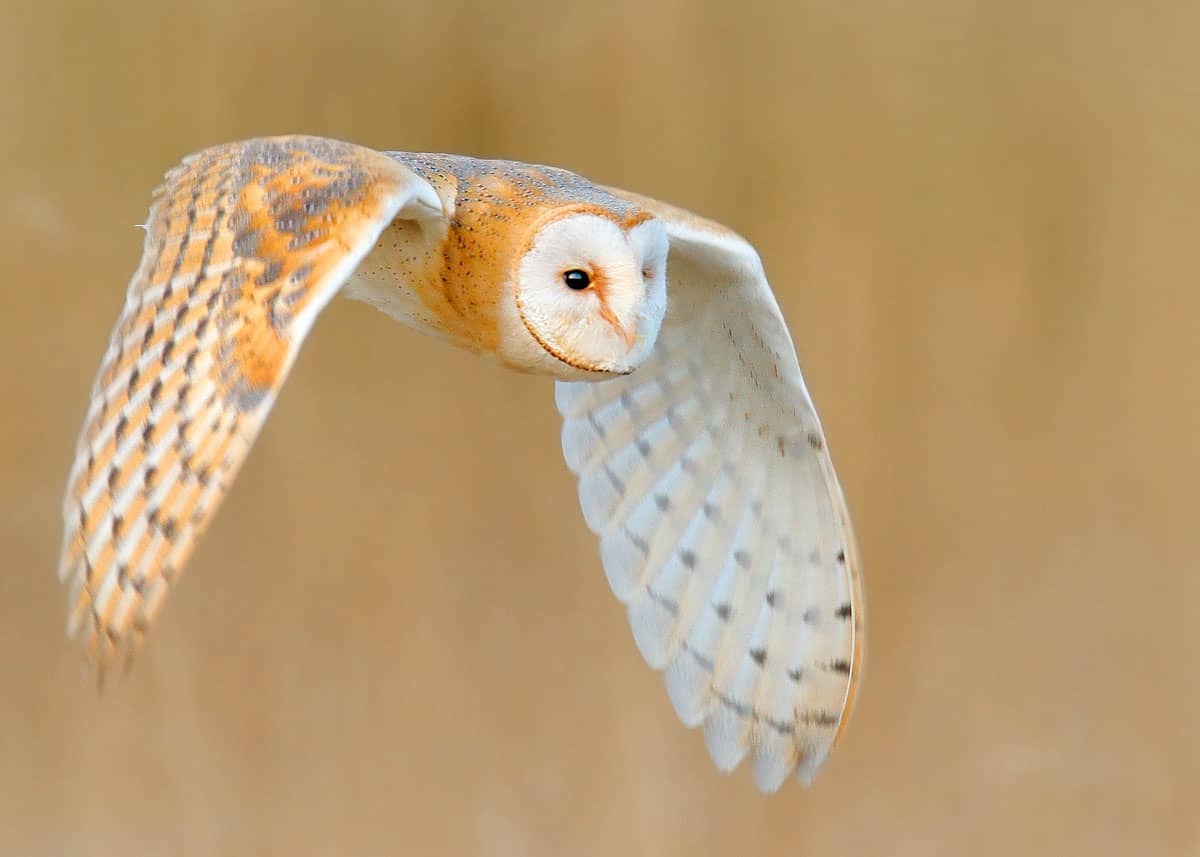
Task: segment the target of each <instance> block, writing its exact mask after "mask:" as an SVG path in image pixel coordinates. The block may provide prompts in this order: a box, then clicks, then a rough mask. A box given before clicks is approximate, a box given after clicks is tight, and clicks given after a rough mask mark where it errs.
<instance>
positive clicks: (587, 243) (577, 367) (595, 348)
mask: <svg viewBox="0 0 1200 857" xmlns="http://www.w3.org/2000/svg"><path fill="white" fill-rule="evenodd" d="M666 268H667V234H666V231H665V229H664V228H663V225H662V223H661V222H660V221H658V220H656V219H654V218H652V217H650V216H649V215H643V216H635V217H624V218H620V217H617V216H615V215H613V214H612V213H610V212H608V211H607V210H604V209H600V208H598V207H596V206H577V207H568V208H565V209H564V208H559V209H555V210H552V211H551V212H549V213H548V214H547V215H546V216H545V217H543V218H541V219H540V220H538V221H536V222H535V223H534V224H532V226H531V228H530V235H529V238H528V240H527V243H526V244H525V246H524V251H523V252H521V253H519V254H517V258H516V261H515V271H514V274H513V285H514V294H515V297H516V301H515V304H516V306H515V309H516V318H515V319H513V320H512V321H513V324H512V327H514V328H516V329H515V330H513V333H514V334H515V335H514V336H511V337H506V339H507V343H508V344H507V349H506V350H507V352H508V353H506V354H503V355H502V357H503V358H504V359H505V360H506V362H509V363H511V364H512V365H515V366H520V367H522V368H525V369H527V370H529V371H534V372H539V373H546V374H550V375H554V376H556V377H558V378H563V379H576V378H584V377H596V376H597V375H601V376H602V375H606V374H617V375H623V374H627V373H629V372H632V371H633V370H634V369H635V368H636V367H637V366H638V364H639V363H641V362H642V360H643V359H644V358H645V357H646V355H647V354H649V352H650V349H651V348H652V347H653V346H654V341H655V339H656V338H657V337H658V330H659V327H660V326H661V325H662V319H663V313H664V312H665V311H666V305H667V301H666Z"/></svg>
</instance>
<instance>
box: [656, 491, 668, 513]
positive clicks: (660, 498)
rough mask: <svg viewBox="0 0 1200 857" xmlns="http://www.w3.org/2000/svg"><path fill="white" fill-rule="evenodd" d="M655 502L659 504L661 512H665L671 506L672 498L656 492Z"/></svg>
mask: <svg viewBox="0 0 1200 857" xmlns="http://www.w3.org/2000/svg"><path fill="white" fill-rule="evenodd" d="M654 504H655V505H656V506H658V510H659V511H660V512H665V511H667V510H668V509H670V508H671V498H670V497H668V496H667V495H666V494H655V495H654Z"/></svg>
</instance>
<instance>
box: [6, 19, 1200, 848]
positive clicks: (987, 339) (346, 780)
mask: <svg viewBox="0 0 1200 857" xmlns="http://www.w3.org/2000/svg"><path fill="white" fill-rule="evenodd" d="M4 6H5V8H4V9H3V10H2V11H3V20H4V24H3V26H2V27H0V77H2V78H3V80H4V81H5V83H4V85H3V87H0V116H2V117H3V133H2V134H0V282H2V283H3V284H4V285H3V288H4V304H3V310H2V313H0V357H2V360H0V373H2V374H0V383H2V384H3V390H4V392H5V395H6V397H7V398H6V401H7V403H8V405H7V409H6V411H5V414H4V418H3V421H2V422H0V432H2V433H0V437H2V438H3V442H4V443H3V450H4V453H3V458H4V484H3V488H2V489H0V539H2V543H3V545H4V566H5V569H4V573H3V574H2V575H0V605H3V607H2V610H3V612H2V614H0V688H3V690H2V694H0V853H2V854H4V855H9V854H11V855H71V857H74V855H158V854H171V855H245V854H256V855H275V854H279V855H310V854H311V855H332V854H345V855H390V854H398V853H414V854H447V855H459V854H464V855H467V854H469V855H475V854H478V855H573V854H586V855H592V854H595V855H608V854H620V855H643V854H644V855H689V857H693V856H694V855H705V854H714V855H716V854H721V855H758V854H762V855H776V854H779V855H826V854H855V855H874V854H879V855H937V854H950V855H958V854H976V855H992V854H995V855H1011V854H1060V853H1079V854H1083V853H1087V854H1105V855H1107V854H1111V855H1129V854H1155V855H1158V854H1179V855H1194V854H1197V853H1200V816H1198V814H1197V810H1196V804H1197V801H1198V798H1200V730H1197V728H1196V724H1197V722H1198V721H1200V692H1198V683H1197V680H1196V669H1195V658H1196V655H1197V648H1198V647H1197V629H1196V621H1195V620H1196V616H1197V604H1198V603H1200V575H1197V573H1196V568H1197V556H1200V538H1198V536H1197V529H1198V528H1197V526H1196V524H1195V523H1194V521H1193V520H1192V517H1193V514H1194V512H1195V508H1196V501H1195V491H1196V484H1197V481H1198V477H1200V452H1198V449H1200V445H1198V443H1197V438H1198V437H1200V393H1198V389H1200V385H1198V383H1197V379H1198V378H1200V347H1198V346H1200V335H1198V327H1197V318H1196V313H1197V311H1198V310H1200V291H1198V290H1197V285H1198V283H1197V276H1196V257H1195V248H1196V245H1197V235H1198V226H1200V222H1198V220H1200V219H1198V218H1197V215H1196V205H1197V198H1198V195H1200V193H1198V192H1200V170H1198V164H1200V156H1198V154H1197V153H1198V152H1200V133H1198V132H1200V110H1198V105H1200V53H1197V51H1196V33H1197V32H1198V29H1197V28H1198V27H1200V6H1197V5H1195V4H1188V3H1182V2H1174V3H1167V2H1161V3H1159V2H1147V3H1137V4H1134V3H1111V2H1089V3H1083V2H1070V0H1056V2H1048V1H1047V0H1041V2H1027V0H975V2H966V3H963V2H959V3H954V2H947V0H910V2H908V3H886V2H849V3H840V4H839V3H825V2H815V0H800V2H774V3H762V4H748V3H740V4H709V3H693V2H682V0H666V1H665V2H652V1H651V0H640V2H634V0H617V2H608V0H606V2H604V3H594V4H590V5H588V6H587V7H584V6H583V5H581V4H579V5H577V4H571V5H570V6H568V5H567V4H559V3H552V2H530V3H523V4H482V3H473V2H463V0H445V2H439V3H419V4H418V3H404V2H390V3H380V4H368V3H363V2H356V0H341V2H337V3H320V2H315V0H292V2H288V3H272V2H244V0H243V2H231V0H217V2H211V3H206V4H190V5H187V6H183V5H175V4H165V3H161V2H159V3H153V2H145V0H136V2H126V3H122V4H119V5H113V6H111V7H109V6H103V5H100V4H90V3H78V2H76V3H59V4H40V5H37V6H36V7H35V5H34V4H26V3H20V4H18V3H15V2H12V0H6V2H5V4H4ZM284 132H306V133H313V134H324V135H328V136H334V137H338V138H343V139H347V140H352V141H355V142H359V143H364V144H367V145H371V146H375V147H378V148H393V149H407V150H433V151H450V152H461V153H469V154H476V155H480V156H493V157H511V158H517V159H520V160H527V161H535V162H542V163H550V164H556V165H561V166H565V167H568V168H571V169H574V170H576V171H578V172H581V173H583V174H584V175H587V176H589V177H591V178H593V179H596V180H599V181H603V182H606V183H611V184H616V185H620V186H623V187H627V188H630V189H633V190H637V191H641V192H643V193H647V194H651V195H655V196H658V197H661V198H663V199H667V200H670V201H673V202H676V203H678V204H681V205H684V206H688V207H690V208H693V209H694V210H697V211H699V212H702V213H705V214H708V215H711V216H714V217H716V218H718V219H720V220H723V221H724V222H726V223H728V224H729V225H731V226H733V227H734V228H736V229H738V230H739V231H741V232H742V233H743V234H745V235H746V236H747V237H749V238H750V239H751V240H752V241H753V242H755V244H756V245H757V246H758V248H759V250H760V251H761V253H762V256H763V258H764V261H765V264H766V266H767V271H768V273H769V275H770V276H771V278H772V282H773V284H774V286H775V289H776V291H777V292H778V295H779V299H780V303H781V304H782V306H783V309H784V313H785V315H786V316H787V318H788V320H789V323H790V325H791V328H792V332H793V335H794V337H795V339H796V343H797V347H798V350H799V351H800V354H801V360H802V364H803V366H804V368H805V371H806V375H807V378H808V381H809V384H810V387H811V389H812V391H813V394H814V396H815V398H816V401H817V403H818V406H819V407H820V410H821V413H822V416H823V419H824V422H825V425H826V429H827V430H828V433H829V437H830V439H831V446H832V449H833V452H834V456H835V460H836V462H837V464H838V467H839V471H840V473H841V476H842V479H843V481H844V484H845V487H846V491H847V494H848V497H849V500H850V505H851V508H852V510H853V512H854V514H855V517H856V522H857V528H858V533H859V538H860V541H861V547H862V554H863V557H864V560H865V565H866V574H867V593H868V599H869V600H868V604H869V621H870V627H869V636H868V659H867V671H866V678H865V683H864V687H863V691H862V694H861V696H860V699H859V705H858V710H857V713H856V716H855V719H854V721H853V722H852V723H851V726H850V728H849V730H848V732H847V734H846V736H845V739H844V741H843V743H842V745H841V746H840V748H839V750H838V752H837V753H836V754H835V755H834V757H833V758H832V760H831V762H830V764H829V765H828V767H827V768H826V769H825V771H824V772H823V774H822V776H821V777H820V778H819V779H818V780H817V783H816V784H815V786H814V787H813V788H811V789H809V790H807V791H805V790H802V789H800V788H798V787H797V786H796V785H795V784H794V783H790V784H789V785H788V786H786V787H785V790H784V791H783V792H782V793H781V794H779V795H777V796H775V797H773V798H769V799H768V798H764V797H762V796H760V795H759V794H758V793H757V792H756V791H755V790H754V788H753V785H752V783H751V779H750V776H749V773H748V771H746V770H744V769H743V770H741V771H739V772H738V773H737V774H736V775H734V776H732V777H722V776H720V775H719V774H717V772H716V771H715V770H714V768H713V767H712V765H711V764H710V762H709V760H708V758H707V755H706V753H705V750H704V746H703V740H702V738H701V736H700V734H698V733H693V732H688V731H687V730H685V729H683V728H682V727H681V726H680V725H679V724H678V722H677V721H676V718H675V714H674V712H673V711H672V709H671V706H670V703H669V702H668V700H667V697H666V694H665V693H664V691H663V688H662V686H661V682H660V679H659V678H658V677H657V676H656V675H655V674H654V673H653V672H651V671H650V670H648V669H647V668H645V667H644V666H643V665H642V663H641V660H640V658H639V656H638V654H637V651H636V649H635V647H634V645H633V642H632V640H631V637H630V634H629V631H628V628H627V625H626V620H625V617H624V615H623V610H622V608H621V607H620V606H619V605H618V604H617V603H616V602H615V601H614V600H613V599H612V598H611V596H610V594H609V591H608V588H607V584H606V582H605V579H604V575H603V573H602V572H601V568H600V563H599V559H598V556H597V549H596V545H595V544H594V540H593V538H592V536H591V535H590V534H589V533H588V532H587V530H586V528H585V526H584V524H583V521H582V518H581V516H580V515H579V513H578V511H577V509H576V503H575V489H574V484H573V482H572V480H571V478H570V476H569V474H568V473H567V470H566V468H565V466H564V465H563V464H562V462H561V460H560V456H559V448H558V443H559V442H558V418H557V414H556V412H555V409H554V404H553V398H552V389H551V385H550V384H549V383H548V382H546V381H544V380H540V379H536V378H526V377H520V376H517V375H512V374H508V373H506V372H504V371H502V370H500V369H497V368H494V367H491V366H489V365H485V364H484V363H483V362H481V361H478V360H476V359H475V358H472V357H471V356H469V355H467V354H465V353H459V352H457V351H453V350H450V349H448V348H446V347H444V346H442V345H439V344H437V343H435V342H433V341H432V340H427V339H423V338H421V337H419V336H417V335H415V334H413V333H411V332H409V331H407V330H405V329H404V328H402V327H400V326H398V325H396V324H394V323H393V322H391V321H389V320H388V319H386V318H385V317H383V316H382V315H378V314H376V313H374V312H372V311H371V310H369V309H368V308H366V307H363V306H361V305H356V304H351V303H349V302H336V303H335V304H333V305H332V307H331V309H330V310H329V311H327V312H326V313H325V315H324V317H323V318H322V320H321V322H320V323H319V324H318V325H317V327H316V329H315V331H314V334H313V336H312V337H310V339H309V344H308V345H307V347H306V349H305V351H304V355H303V356H302V358H301V359H300V361H299V362H298V364H297V367H296V370H295V372H294V373H293V375H292V379H291V381H290V382H289V384H288V386H287V388H286V390H285V392H284V394H283V396H282V397H281V399H280V401H279V404H278V406H277V408H276V411H275V416H274V418H273V419H272V420H271V421H270V422H269V423H268V425H267V428H266V430H265V432H264V434H263V436H262V438H261V439H260V441H259V443H258V445H257V447H256V449H255V451H254V453H253V455H252V456H251V458H250V461H249V463H248V465H247V467H246V468H245V469H244V471H243V473H242V476H241V478H240V479H239V481H238V484H237V486H236V488H235V490H234V491H233V493H232V496H231V497H230V499H229V501H228V502H227V503H226V505H225V507H224V510H223V512H222V514H221V515H219V516H218V519H217V521H216V523H215V525H214V526H213V528H212V529H211V530H210V532H209V534H208V536H207V537H206V539H205V540H204V542H203V543H202V546H201V548H200V550H199V551H198V553H197V554H196V556H195V557H194V560H193V562H192V564H191V567H190V570H189V572H188V574H187V576H186V578H185V580H184V582H183V584H182V587H181V589H180V591H178V592H177V593H176V595H175V596H174V597H172V598H171V599H170V601H169V602H168V605H167V607H166V609H165V610H164V612H163V615H162V616H161V617H160V621H159V623H158V625H157V627H156V629H155V631H154V632H153V633H152V635H151V638H150V641H149V645H148V646H147V647H146V648H145V649H144V650H143V652H142V654H141V655H140V657H139V659H138V661H137V663H136V664H135V666H134V669H133V671H132V673H131V674H130V675H129V677H128V678H127V679H121V680H117V681H115V682H112V683H111V684H110V687H109V688H108V689H107V690H106V692H105V693H104V695H103V696H102V697H97V695H96V693H95V691H94V689H93V687H92V685H91V684H90V683H88V682H86V681H83V680H81V679H80V677H79V662H78V653H77V649H76V648H75V647H74V646H72V645H69V644H68V643H67V641H66V640H65V639H64V637H63V631H62V629H63V624H64V616H65V612H64V611H65V595H64V593H63V592H62V591H61V589H60V587H59V585H58V583H57V582H56V580H55V578H54V568H55V563H56V558H57V551H58V547H59V534H60V522H59V502H60V496H61V492H62V489H63V483H64V480H65V477H66V473H67V469H68V467H69V463H70V457H71V451H72V449H73V444H74V441H75V435H76V431H77V429H78V427H79V424H80V421H81V420H82V417H83V413H84V406H85V403H86V397H87V393H88V389H89V385H90V384H91V381H92V376H93V372H94V371H95V369H96V366H97V365H98V362H99V359H100V356H101V353H102V352H103V350H104V347H105V344H106V342H107V338H108V335H109V329H110V325H111V323H112V322H113V320H114V319H115V317H116V314H117V311H118V309H119V307H120V305H121V302H122V296H123V294H124V289H125V284H126V281H127V279H128V277H129V275H130V273H131V272H132V271H133V268H134V266H135V265H136V262H137V258H138V254H139V251H140V248H141V242H142V235H141V233H140V232H139V231H138V230H136V229H134V228H133V227H134V224H137V223H141V222H142V220H143V218H144V213H145V208H146V204H147V201H148V199H149V192H150V190H151V188H153V187H154V186H155V185H156V184H157V182H158V179H159V177H160V176H161V174H162V172H163V171H164V170H165V169H166V168H167V167H169V166H170V165H172V164H173V163H175V162H176V161H177V160H178V159H179V157H180V156H181V155H183V154H185V153H187V152H190V151H193V150H196V149H199V148H202V147H204V146H207V145H210V144H214V143H218V142H223V141H227V140H233V139H238V138H242V137H247V136H253V135H262V134H275V133H284ZM410 403H411V404H410Z"/></svg>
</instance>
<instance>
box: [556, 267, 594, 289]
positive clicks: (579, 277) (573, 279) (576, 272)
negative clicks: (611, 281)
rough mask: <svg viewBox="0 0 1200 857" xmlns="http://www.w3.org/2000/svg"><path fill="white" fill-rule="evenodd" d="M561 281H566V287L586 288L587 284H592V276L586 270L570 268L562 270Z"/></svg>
mask: <svg viewBox="0 0 1200 857" xmlns="http://www.w3.org/2000/svg"><path fill="white" fill-rule="evenodd" d="M563 282H564V283H566V284H567V286H568V287H570V288H572V289H575V290H579V289H586V288H587V287H588V286H590V285H591V284H592V278H591V275H590V274H588V272H587V271H584V270H581V269H579V268H572V269H571V270H569V271H563Z"/></svg>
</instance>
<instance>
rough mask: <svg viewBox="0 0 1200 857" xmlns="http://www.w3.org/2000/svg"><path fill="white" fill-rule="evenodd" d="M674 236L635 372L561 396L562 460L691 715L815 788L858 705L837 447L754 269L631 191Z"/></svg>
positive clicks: (708, 228)
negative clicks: (664, 288)
mask: <svg viewBox="0 0 1200 857" xmlns="http://www.w3.org/2000/svg"><path fill="white" fill-rule="evenodd" d="M621 193H622V194H623V195H625V196H626V197H628V198H631V199H634V200H635V201H637V202H639V203H640V204H642V205H643V206H644V207H646V208H648V209H650V210H651V211H652V212H654V213H655V214H656V215H657V216H659V217H660V218H661V219H662V220H663V221H664V223H665V224H666V226H667V231H668V234H669V236H670V238H671V253H670V258H669V260H668V309H667V316H666V319H665V320H664V323H663V328H662V332H661V334H660V337H659V341H658V343H657V344H656V346H655V349H654V351H653V352H652V354H651V355H650V356H649V358H648V359H647V360H646V362H645V363H643V364H642V365H641V366H640V367H639V368H638V369H637V370H636V371H635V372H634V373H632V374H631V375H629V376H625V377H622V378H618V379H613V380H607V381H601V382H596V383H585V382H571V383H568V382H559V384H558V387H557V391H556V402H557V404H558V408H559V411H560V412H561V413H562V415H563V417H564V424H563V452H564V456H565V458H566V461H567V464H568V466H569V467H570V468H571V469H572V471H573V472H574V473H576V474H577V475H578V477H579V496H580V503H581V506H582V508H583V512H584V517H585V520H586V521H587V523H588V526H589V527H591V528H592V530H594V531H595V532H596V533H597V534H598V535H599V537H600V551H601V557H602V561H603V564H604V569H605V573H606V574H607V576H608V579H609V582H610V584H611V585H612V588H613V591H614V593H615V594H616V595H617V597H618V598H619V599H620V600H621V601H622V602H624V603H625V604H626V605H627V606H628V611H629V619H630V625H631V627H632V630H633V635H634V639H635V641H636V643H637V646H638V648H639V650H640V651H641V653H642V655H643V656H644V657H645V659H646V661H647V662H648V663H649V664H650V665H651V666H653V667H655V668H656V669H661V670H664V680H665V683H666V687H667V692H668V695H669V697H670V699H671V701H672V703H673V705H674V707H675V709H676V711H677V712H678V714H679V717H680V719H681V720H682V721H683V722H684V723H686V724H687V725H689V726H700V725H703V726H704V733H705V741H706V744H707V746H708V749H709V752H710V754H711V756H712V758H713V760H714V762H715V763H716V764H717V766H718V767H719V768H720V769H721V770H726V771H728V770H731V769H733V768H735V767H736V766H737V765H738V764H739V763H740V762H741V761H742V759H743V758H745V757H746V756H747V755H749V756H751V757H752V758H753V769H754V776H755V780H756V782H757V783H758V785H759V786H760V788H762V789H763V790H765V791H774V790H775V789H777V788H779V786H780V785H781V784H782V783H783V781H784V780H785V779H786V778H787V776H788V775H789V774H791V773H793V772H795V773H796V774H797V776H798V778H799V779H801V780H802V781H804V782H807V781H809V780H811V778H812V777H813V776H814V775H815V773H816V771H817V769H818V768H819V767H820V766H821V764H822V762H823V761H824V759H825V757H826V756H827V754H828V752H829V750H830V749H831V747H832V746H833V744H834V743H835V741H836V739H837V737H838V735H839V734H840V731H841V728H842V727H843V725H844V723H845V721H846V719H847V717H848V716H849V713H850V709H851V706H852V703H853V694H854V688H855V685H856V682H857V680H858V675H859V671H860V669H861V659H862V640H863V636H862V594H861V584H860V581H859V573H858V568H857V565H856V562H855V560H854V544H853V535H852V533H851V531H850V526H849V518H848V516H847V515H846V511H845V504H844V501H843V499H842V494H841V489H840V487H839V485H838V482H837V478H836V475H835V473H834V470H833V466H832V463H831V461H830V458H829V452H828V449H827V447H826V444H825V438H824V433H823V431H822V429H821V425H820V422H819V421H818V419H817V415H816V411H815V409H814V408H813V406H812V402H811V400H810V398H809V395H808V392H807V390H806V388H805V386H804V381H803V378H802V376H801V374H800V368H799V364H798V362H797V359H796V354H795V350H794V349H793V347H792V342H791V338H790V337H789V335H788V332H787V328H786V326H785V324H784V321H783V318H782V315H781V314H780V312H779V308H778V306H777V304H776V303H775V299H774V297H773V296H772V294H771V291H770V288H769V286H768V284H767V281H766V278H765V276H764V275H763V272H762V267H761V263H760V262H759V260H758V256H757V254H755V253H754V251H753V249H752V248H751V247H750V246H749V245H748V244H746V243H745V242H744V241H743V240H742V239H740V238H738V237H737V236H736V235H734V234H733V233H730V232H729V231H728V230H725V229H724V228H723V227H720V226H718V225H716V224H713V223H710V222H708V221H704V220H701V219H699V218H696V217H694V216H692V215H690V214H687V213H686V212H683V211H681V210H679V209H675V208H672V207H670V206H667V205H664V204H662V203H658V202H656V201H654V200H648V199H645V198H643V197H635V196H634V195H632V194H624V193H623V192H621Z"/></svg>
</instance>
